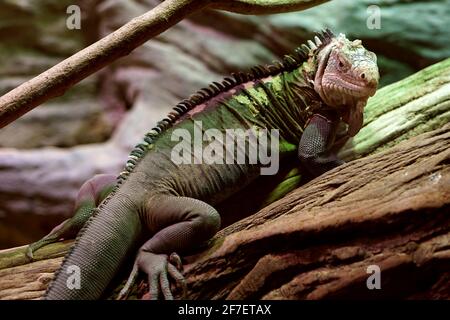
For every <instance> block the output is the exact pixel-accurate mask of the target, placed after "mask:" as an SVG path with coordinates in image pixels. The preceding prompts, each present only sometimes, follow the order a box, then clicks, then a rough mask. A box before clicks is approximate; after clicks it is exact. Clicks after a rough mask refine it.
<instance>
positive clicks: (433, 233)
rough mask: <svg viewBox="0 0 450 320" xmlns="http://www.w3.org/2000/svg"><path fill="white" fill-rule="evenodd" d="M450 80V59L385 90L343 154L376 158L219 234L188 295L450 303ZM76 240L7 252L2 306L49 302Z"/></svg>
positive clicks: (195, 261)
mask: <svg viewBox="0 0 450 320" xmlns="http://www.w3.org/2000/svg"><path fill="white" fill-rule="evenodd" d="M449 74H450V59H448V60H446V61H443V62H440V63H438V64H436V65H434V66H431V67H429V68H427V69H424V70H422V71H420V72H418V73H417V74H415V75H413V76H411V77H408V78H407V79H404V80H402V81H400V82H398V83H396V84H393V85H391V86H388V87H386V88H383V89H382V90H380V91H379V92H378V93H377V95H376V96H375V97H374V98H373V99H372V100H371V101H370V103H369V107H368V112H367V114H366V125H365V127H364V128H363V130H367V131H366V132H362V133H361V134H362V137H361V138H359V134H358V135H357V136H356V137H355V140H354V141H353V144H352V143H350V144H349V145H347V146H346V147H347V149H346V150H344V151H343V152H344V154H345V155H347V156H348V157H350V158H351V157H360V156H361V155H363V154H367V153H370V152H371V153H373V152H375V151H377V152H376V153H374V154H373V155H371V156H369V157H365V158H362V159H359V160H356V161H352V162H350V163H348V164H346V165H344V166H342V167H339V168H337V169H335V170H333V171H331V172H328V173H327V174H325V175H323V176H321V177H319V178H318V179H315V180H314V181H311V182H310V183H308V184H307V185H305V186H303V187H301V188H298V189H296V190H295V191H293V192H292V193H290V194H289V195H287V196H286V197H284V198H283V199H281V200H279V201H277V202H275V203H272V204H270V205H268V206H267V207H265V208H264V209H262V210H261V211H259V212H258V213H256V214H254V215H252V216H250V217H248V218H245V219H242V220H240V221H238V222H236V223H234V224H232V225H230V226H228V227H226V228H224V229H223V230H222V231H220V232H219V233H218V234H217V236H216V237H215V238H214V241H213V246H212V247H211V248H210V249H209V250H207V251H205V252H203V253H200V254H199V255H198V256H193V257H189V258H188V265H187V266H186V276H187V280H188V283H189V287H190V291H189V298H192V299H194V298H195V299H197V298H236V299H243V298H277V299H278V298H283V299H300V298H301V299H303V298H308V299H319V298H332V297H340V298H344V297H345V298H350V297H367V298H375V297H384V298H392V297H395V298H405V297H408V298H435V299H438V298H439V299H441V298H446V299H449V298H450V288H449V283H450V281H448V280H449V278H450V274H449V271H448V270H450V268H449V266H450V265H449V261H450V250H449V248H448V244H449V241H450V234H449V232H450V221H449V220H450V215H449V213H450V151H449V150H450V124H448V123H449V122H450V112H449V110H450V82H449V81H450V77H449ZM418 110H420V112H419V111H418ZM411 123H413V124H414V123H415V124H416V125H411ZM434 128H439V129H437V130H434V131H431V130H433V129H434ZM382 130H384V132H385V133H386V132H388V133H391V134H390V135H389V136H387V137H386V136H385V135H382V134H378V131H382ZM421 132H425V133H424V134H422V135H420V136H417V137H414V138H412V139H410V140H407V141H404V142H402V143H401V144H398V143H399V141H401V140H405V139H406V138H407V137H411V136H415V135H417V134H419V133H421ZM394 144H398V145H397V146H396V147H394V148H391V149H387V150H383V149H386V146H391V145H394ZM291 179H295V175H294V176H289V179H288V180H289V181H288V182H291ZM297 185H298V180H294V182H293V183H290V184H288V189H287V190H292V189H291V188H292V187H293V186H297ZM256 193H257V192H256ZM285 193H286V189H284V190H283V191H282V192H281V194H285ZM243 199H245V200H246V201H248V199H249V197H248V196H245V197H244V198H243ZM231 202H232V201H229V203H230V204H231V205H233V204H232V203H231ZM243 202H244V201H241V202H237V205H238V208H239V209H241V208H242V203H243ZM235 208H236V207H235ZM229 210H233V207H232V206H231V209H230V208H229ZM70 244H71V242H70V241H68V242H65V243H57V244H54V245H49V246H47V247H45V248H42V249H41V250H38V251H37V252H36V259H37V261H36V262H33V263H29V262H28V260H27V258H26V257H25V248H24V247H21V248H14V249H9V250H5V251H2V252H0V299H32V298H39V297H40V296H41V295H42V294H43V292H44V290H45V288H46V286H47V284H48V281H49V280H50V279H51V278H52V276H53V275H52V274H53V272H54V271H55V270H56V269H57V268H58V266H59V264H60V263H61V261H62V256H63V255H64V253H65V252H67V250H68V248H69V246H70ZM369 265H378V266H379V267H380V268H381V271H382V276H381V279H382V290H371V291H369V290H367V287H366V286H365V281H366V279H367V277H368V274H367V267H368V266H369ZM383 281H384V282H383ZM119 288H120V287H119ZM421 290H422V292H420V291H421ZM116 292H117V290H116ZM113 295H114V293H113Z"/></svg>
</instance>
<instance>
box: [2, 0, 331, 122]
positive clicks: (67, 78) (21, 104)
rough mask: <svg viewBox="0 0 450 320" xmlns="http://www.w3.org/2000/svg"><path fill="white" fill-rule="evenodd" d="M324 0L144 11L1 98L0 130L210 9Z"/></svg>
mask: <svg viewBox="0 0 450 320" xmlns="http://www.w3.org/2000/svg"><path fill="white" fill-rule="evenodd" d="M323 2H325V1H324V0H281V1H262V0H253V1H251V0H220V1H219V0H165V1H164V2H162V3H161V4H160V5H158V6H157V7H155V8H154V9H152V10H150V11H149V12H147V13H145V14H143V15H141V16H139V17H136V18H134V19H133V20H131V21H130V22H129V23H127V24H125V25H124V26H122V27H121V28H120V29H118V30H116V31H115V32H113V33H111V34H109V35H108V36H106V37H104V38H103V39H101V40H99V41H97V42H95V43H94V44H92V45H90V46H89V47H87V48H85V49H83V50H81V51H80V52H78V53H76V54H74V55H72V56H71V57H69V58H67V59H66V60H64V61H62V62H60V63H59V64H57V65H56V66H54V67H52V68H51V69H49V70H47V71H45V72H43V73H41V74H40V75H38V76H36V77H34V78H33V79H31V80H29V81H27V82H25V83H24V84H22V85H20V86H19V87H17V88H15V89H13V90H11V91H10V92H8V93H6V94H5V95H4V96H2V97H0V128H2V127H4V126H6V125H7V124H9V123H11V122H12V121H14V120H16V119H17V118H19V117H20V116H22V115H24V114H25V113H27V112H28V111H30V110H32V109H33V108H35V107H36V106H38V105H40V104H41V103H43V102H45V101H47V100H49V99H51V98H54V97H57V96H60V95H63V94H64V92H65V91H66V90H67V89H69V88H70V87H72V86H73V85H75V84H76V83H78V82H79V81H81V80H83V79H84V78H86V77H88V76H89V75H91V74H93V73H95V72H96V71H98V70H100V69H101V68H103V67H105V66H107V65H109V64H110V63H112V62H114V61H115V60H117V59H119V58H120V57H123V56H125V55H128V54H129V53H130V52H131V51H132V50H134V49H135V48H137V47H139V46H140V45H141V44H143V43H144V42H146V41H148V40H150V39H151V38H153V37H155V36H156V35H158V34H160V33H161V32H163V31H165V30H167V29H168V28H170V27H171V26H173V25H174V24H176V23H178V22H179V21H181V20H182V19H184V18H185V17H187V16H188V15H190V14H193V13H194V12H197V11H199V10H201V9H204V8H207V7H211V8H217V9H221V10H227V11H231V12H239V13H246V14H263V13H264V14H267V13H279V12H287V11H294V10H303V9H306V8H309V7H312V6H315V5H318V4H321V3H323Z"/></svg>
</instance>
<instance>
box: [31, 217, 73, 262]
mask: <svg viewBox="0 0 450 320" xmlns="http://www.w3.org/2000/svg"><path fill="white" fill-rule="evenodd" d="M69 223H70V219H67V220H64V221H63V222H62V223H61V224H59V225H57V226H56V227H55V228H53V230H52V231H50V233H49V234H48V235H46V236H45V237H43V238H42V239H40V240H38V241H36V242H33V243H32V244H30V245H28V248H27V252H26V255H27V257H28V258H29V259H30V260H33V259H34V256H33V253H34V252H35V251H36V250H37V249H39V248H42V247H44V246H46V245H48V244H50V243H54V242H57V241H58V240H59V239H61V238H63V237H66V236H68V235H69V234H68V232H67V231H70V230H68V229H70V228H68V224H69Z"/></svg>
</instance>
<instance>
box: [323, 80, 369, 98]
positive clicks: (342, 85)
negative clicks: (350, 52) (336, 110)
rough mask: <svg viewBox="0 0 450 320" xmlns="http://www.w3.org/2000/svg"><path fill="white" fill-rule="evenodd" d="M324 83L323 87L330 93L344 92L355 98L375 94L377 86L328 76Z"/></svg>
mask: <svg viewBox="0 0 450 320" xmlns="http://www.w3.org/2000/svg"><path fill="white" fill-rule="evenodd" d="M324 80H325V81H324V82H323V83H322V86H323V89H325V91H327V92H330V93H342V94H346V95H350V96H352V97H354V98H368V97H371V96H373V95H374V94H375V91H376V89H377V88H376V86H373V85H367V84H357V83H354V82H351V81H348V80H346V79H343V78H340V77H333V76H328V77H327V79H324Z"/></svg>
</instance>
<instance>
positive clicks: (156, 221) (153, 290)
mask: <svg viewBox="0 0 450 320" xmlns="http://www.w3.org/2000/svg"><path fill="white" fill-rule="evenodd" d="M142 219H143V220H144V221H143V223H145V224H146V225H147V226H148V227H149V229H150V231H151V232H152V233H154V235H153V236H152V237H151V238H150V240H148V241H147V242H146V243H144V245H142V247H141V248H140V249H139V252H138V255H137V258H136V261H135V264H134V267H133V271H132V273H131V275H130V278H129V281H127V284H126V285H125V287H124V289H123V290H122V291H121V292H120V294H119V299H121V298H124V297H125V296H126V295H127V294H128V291H129V289H130V288H131V284H132V282H133V280H134V279H135V278H136V275H137V271H138V270H141V271H144V272H145V273H146V274H147V275H148V283H149V293H150V298H151V299H158V298H159V297H160V296H161V293H162V296H163V297H164V298H165V299H166V300H170V299H173V296H172V292H171V289H170V283H169V278H172V279H173V280H175V281H176V282H177V283H178V284H180V285H181V286H182V287H185V284H184V277H183V276H182V275H181V273H180V267H181V266H180V262H179V258H178V255H177V254H176V253H175V252H180V253H183V252H185V251H188V250H192V248H197V247H200V246H201V245H202V244H204V243H205V242H206V241H208V240H209V239H211V238H212V237H213V236H214V235H215V234H216V232H217V231H219V229H220V215H219V213H218V212H217V211H216V209H214V208H213V207H211V206H210V205H208V204H207V203H205V202H203V201H200V200H197V199H193V198H187V197H176V196H169V195H158V196H156V197H152V199H150V200H149V202H148V205H147V208H146V212H145V213H144V216H143V217H142Z"/></svg>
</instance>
